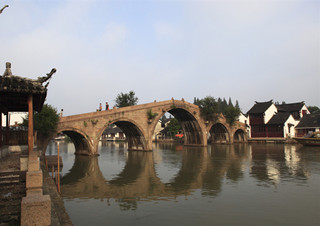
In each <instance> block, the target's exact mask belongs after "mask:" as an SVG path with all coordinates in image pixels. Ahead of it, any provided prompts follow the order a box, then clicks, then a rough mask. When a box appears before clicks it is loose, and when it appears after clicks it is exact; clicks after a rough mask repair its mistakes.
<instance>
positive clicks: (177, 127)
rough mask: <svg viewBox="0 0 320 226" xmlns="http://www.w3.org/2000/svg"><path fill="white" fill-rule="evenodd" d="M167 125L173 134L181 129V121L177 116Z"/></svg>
mask: <svg viewBox="0 0 320 226" xmlns="http://www.w3.org/2000/svg"><path fill="white" fill-rule="evenodd" d="M167 127H168V130H169V131H170V133H171V134H177V133H178V132H179V130H181V126H180V123H179V121H178V120H177V119H176V118H172V119H171V120H170V122H169V123H168V126H167Z"/></svg>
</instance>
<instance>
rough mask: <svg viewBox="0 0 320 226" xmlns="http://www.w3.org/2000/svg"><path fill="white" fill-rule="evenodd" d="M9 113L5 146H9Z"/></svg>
mask: <svg viewBox="0 0 320 226" xmlns="http://www.w3.org/2000/svg"><path fill="white" fill-rule="evenodd" d="M9 119H10V118H9V112H7V115H6V142H5V144H9V127H10V122H9Z"/></svg>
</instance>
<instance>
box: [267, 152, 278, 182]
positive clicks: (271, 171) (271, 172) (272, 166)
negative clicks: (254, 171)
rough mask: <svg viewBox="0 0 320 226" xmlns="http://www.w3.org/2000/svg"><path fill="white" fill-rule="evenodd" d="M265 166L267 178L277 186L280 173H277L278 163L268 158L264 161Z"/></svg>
mask: <svg viewBox="0 0 320 226" xmlns="http://www.w3.org/2000/svg"><path fill="white" fill-rule="evenodd" d="M266 166H267V176H268V178H269V179H270V180H271V181H272V182H273V183H274V184H279V182H280V172H279V166H278V163H277V162H276V161H275V160H273V159H270V158H268V159H267V160H266Z"/></svg>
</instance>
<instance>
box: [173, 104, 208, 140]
mask: <svg viewBox="0 0 320 226" xmlns="http://www.w3.org/2000/svg"><path fill="white" fill-rule="evenodd" d="M168 113H170V114H172V115H173V116H174V117H175V118H176V119H177V120H178V122H179V124H180V126H181V128H182V131H183V135H184V145H200V146H201V145H204V141H203V137H202V132H201V131H202V130H201V127H200V125H199V123H198V121H197V119H196V118H195V117H194V116H193V115H192V113H190V112H189V111H187V110H185V109H183V108H172V109H170V110H169V111H168Z"/></svg>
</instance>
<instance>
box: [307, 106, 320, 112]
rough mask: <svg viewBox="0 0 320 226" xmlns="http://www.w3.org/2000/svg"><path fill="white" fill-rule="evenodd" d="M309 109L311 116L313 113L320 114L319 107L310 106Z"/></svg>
mask: <svg viewBox="0 0 320 226" xmlns="http://www.w3.org/2000/svg"><path fill="white" fill-rule="evenodd" d="M308 109H309V111H310V113H311V114H313V113H320V109H319V107H317V106H308Z"/></svg>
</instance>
